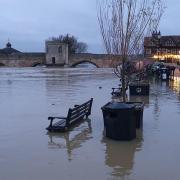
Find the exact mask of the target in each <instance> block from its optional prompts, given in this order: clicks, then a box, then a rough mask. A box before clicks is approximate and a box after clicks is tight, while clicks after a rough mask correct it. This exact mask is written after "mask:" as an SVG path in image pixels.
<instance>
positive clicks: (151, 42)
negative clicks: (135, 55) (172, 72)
mask: <svg viewBox="0 0 180 180" xmlns="http://www.w3.org/2000/svg"><path fill="white" fill-rule="evenodd" d="M144 56H145V57H146V58H151V59H155V60H159V61H165V62H174V63H177V62H179V61H180V36H162V35H161V32H160V31H159V32H153V34H152V36H151V37H145V39H144Z"/></svg>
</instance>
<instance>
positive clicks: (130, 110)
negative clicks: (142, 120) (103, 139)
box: [101, 102, 136, 140]
mask: <svg viewBox="0 0 180 180" xmlns="http://www.w3.org/2000/svg"><path fill="white" fill-rule="evenodd" d="M101 109H102V112H103V118H104V128H105V133H106V136H107V137H109V138H111V139H114V140H133V139H134V138H136V121H135V118H134V115H135V106H134V105H133V104H130V103H129V104H128V103H122V102H109V103H107V104H106V105H104V106H103V107H102V108H101Z"/></svg>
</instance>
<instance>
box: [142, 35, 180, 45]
mask: <svg viewBox="0 0 180 180" xmlns="http://www.w3.org/2000/svg"><path fill="white" fill-rule="evenodd" d="M158 43H160V44H161V46H176V47H180V36H161V38H160V39H157V38H155V37H145V38H144V46H145V47H147V46H157V44H158Z"/></svg>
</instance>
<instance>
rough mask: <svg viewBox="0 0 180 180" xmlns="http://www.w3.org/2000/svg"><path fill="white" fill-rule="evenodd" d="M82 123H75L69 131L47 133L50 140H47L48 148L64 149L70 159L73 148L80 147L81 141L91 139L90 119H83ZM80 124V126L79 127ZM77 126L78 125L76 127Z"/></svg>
mask: <svg viewBox="0 0 180 180" xmlns="http://www.w3.org/2000/svg"><path fill="white" fill-rule="evenodd" d="M85 121H86V122H85V123H87V126H86V125H85V123H83V124H81V125H80V124H76V127H73V129H71V130H70V131H69V132H65V133H48V136H49V139H50V141H49V142H48V147H49V148H50V149H62V148H64V149H66V150H67V156H68V160H72V159H73V157H72V154H73V150H75V149H78V148H81V147H82V146H83V143H84V142H85V141H87V140H89V139H91V138H92V137H91V133H92V127H91V120H90V119H87V120H85ZM79 126H80V127H79ZM77 127H79V128H78V129H77Z"/></svg>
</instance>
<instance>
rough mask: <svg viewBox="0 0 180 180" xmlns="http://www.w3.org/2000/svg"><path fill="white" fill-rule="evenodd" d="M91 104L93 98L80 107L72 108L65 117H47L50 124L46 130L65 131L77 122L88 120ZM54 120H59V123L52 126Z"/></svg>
mask: <svg viewBox="0 0 180 180" xmlns="http://www.w3.org/2000/svg"><path fill="white" fill-rule="evenodd" d="M92 102H93V98H91V99H90V100H89V101H87V102H85V103H83V104H81V105H75V106H74V108H70V109H69V111H68V114H67V117H51V116H50V117H48V120H50V124H49V126H48V127H47V128H46V129H47V130H48V131H50V132H56V131H59V132H64V131H67V130H68V129H69V128H70V127H71V126H72V125H73V124H74V123H77V122H79V121H80V120H82V119H84V117H86V118H88V116H89V115H90V114H91V107H92ZM55 119H59V121H58V122H56V123H54V124H53V121H54V120H55Z"/></svg>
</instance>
